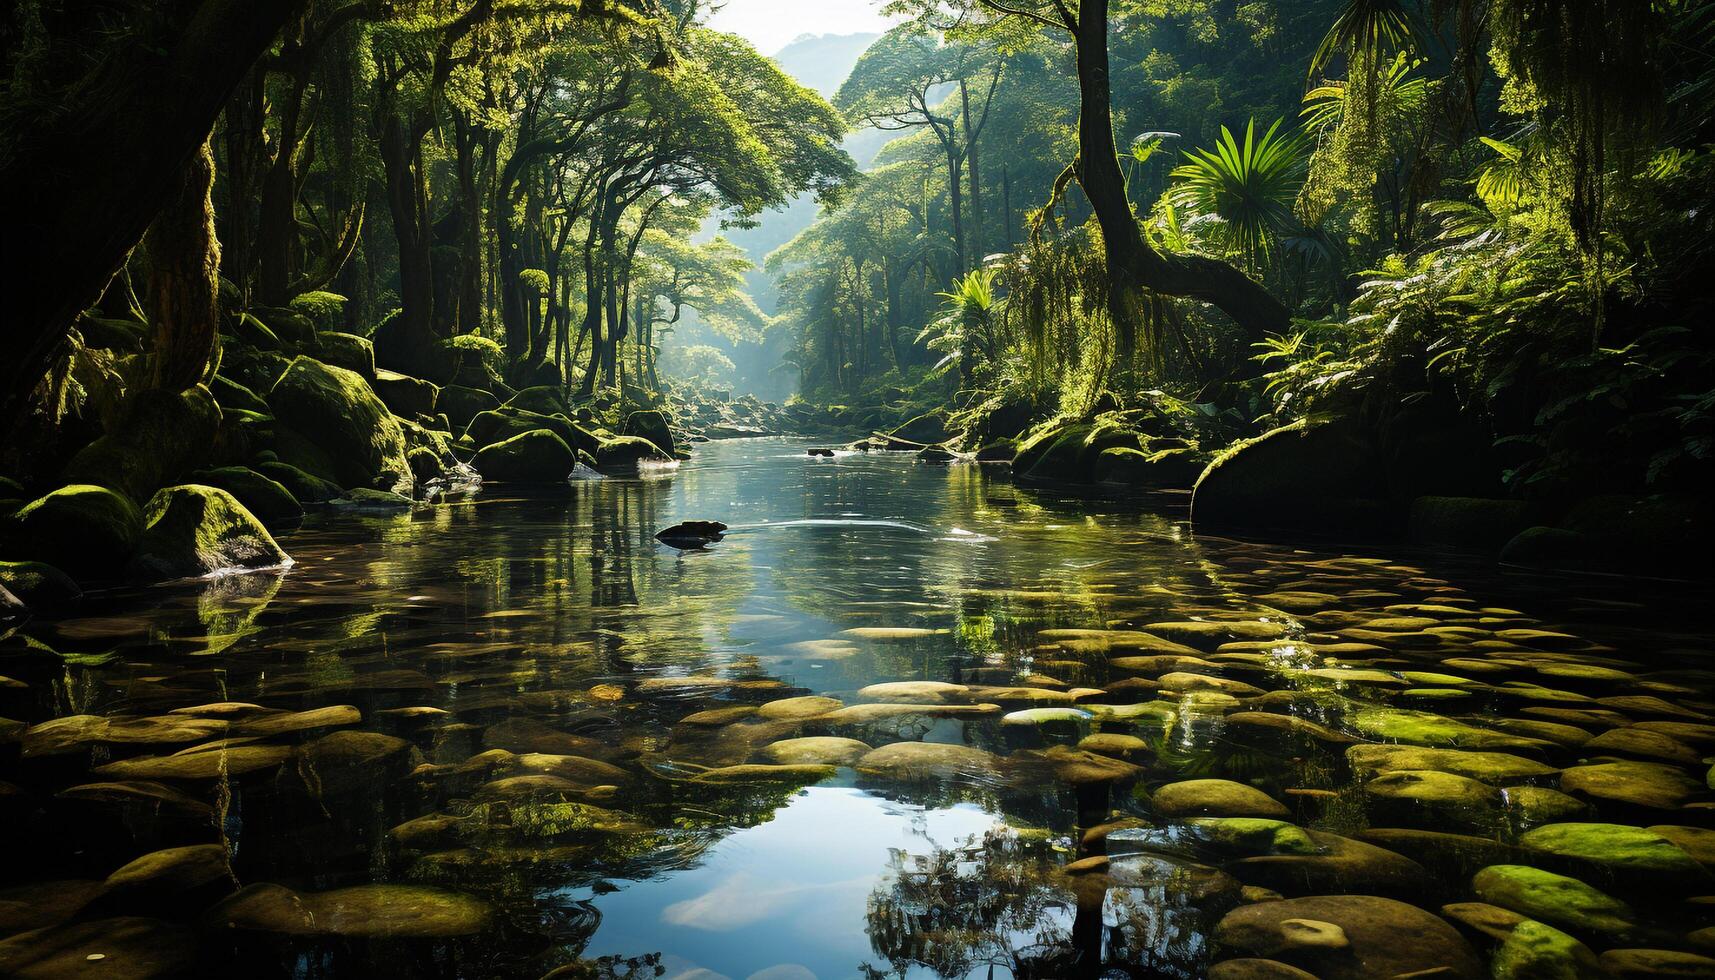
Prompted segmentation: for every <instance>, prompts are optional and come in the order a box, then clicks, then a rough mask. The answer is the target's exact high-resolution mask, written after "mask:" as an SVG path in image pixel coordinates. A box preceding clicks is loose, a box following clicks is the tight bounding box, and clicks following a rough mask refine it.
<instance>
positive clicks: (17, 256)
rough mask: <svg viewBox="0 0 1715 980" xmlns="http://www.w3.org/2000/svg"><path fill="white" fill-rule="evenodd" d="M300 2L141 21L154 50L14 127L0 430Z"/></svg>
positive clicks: (243, 0)
mask: <svg viewBox="0 0 1715 980" xmlns="http://www.w3.org/2000/svg"><path fill="white" fill-rule="evenodd" d="M305 2H306V0H201V2H191V0H181V2H177V3H172V4H162V5H159V6H158V7H154V8H151V13H150V17H152V18H154V20H155V21H156V22H157V26H155V27H154V28H153V29H152V31H151V33H153V34H154V35H155V37H156V38H158V41H159V43H144V42H145V41H146V40H148V39H145V38H139V39H138V41H137V43H135V44H129V45H127V46H125V47H124V48H123V49H121V50H119V51H117V52H116V53H115V55H114V56H113V57H112V58H110V59H108V60H107V61H105V62H104V63H103V64H102V66H101V68H100V69H99V73H100V77H99V78H98V79H93V80H92V81H93V82H95V84H89V85H86V86H81V87H80V88H79V89H77V90H76V91H74V92H73V93H72V95H71V96H70V98H69V99H68V101H67V103H66V104H65V105H64V106H63V107H61V109H62V111H58V112H54V113H43V114H40V115H38V116H37V117H36V118H33V119H30V120H29V121H28V122H26V123H24V124H22V125H20V126H18V127H15V128H14V130H13V132H12V133H11V150H12V152H11V153H10V154H9V155H8V156H7V157H6V159H5V162H4V163H3V164H0V213H4V214H5V215H6V223H5V233H4V240H3V241H4V244H3V247H0V252H3V261H4V262H5V267H6V276H7V281H8V282H11V283H20V284H28V288H17V289H14V290H12V291H11V294H10V296H9V297H8V300H7V302H8V308H7V311H6V315H5V316H4V317H0V340H3V341H4V343H5V346H6V351H7V355H8V356H7V357H5V358H3V359H0V429H9V428H10V425H11V423H13V422H14V421H16V419H17V418H18V417H19V416H20V415H21V414H22V412H23V411H24V410H25V408H26V406H27V405H28V404H29V400H30V397H31V394H32V393H33V392H34V391H35V389H36V387H37V386H38V385H39V384H40V383H41V381H42V378H43V377H45V376H46V374H47V372H48V369H49V368H50V367H51V366H52V364H53V362H54V359H55V358H56V357H58V356H59V354H60V352H61V350H62V349H63V345H64V344H65V340H66V336H67V334H68V332H69V331H70V330H71V328H72V325H73V324H74V323H75V322H76V321H77V318H78V316H79V314H81V313H82V312H83V311H84V310H85V309H87V308H88V307H90V306H92V305H94V304H95V303H96V302H97V301H98V300H99V299H100V298H101V294H102V291H103V290H104V289H105V288H106V286H107V283H108V281H109V280H111V279H112V278H113V276H114V274H115V273H116V272H118V270H119V268H120V266H121V265H122V264H123V263H124V261H125V258H126V256H127V255H129V254H130V253H131V251H132V249H134V248H136V247H137V244H138V243H139V242H140V241H142V239H143V235H144V233H145V232H146V231H147V230H148V228H149V225H150V223H151V222H152V221H154V219H155V216H156V214H158V213H159V212H160V210H161V208H162V206H163V205H164V204H165V203H166V202H167V201H168V200H170V199H172V198H173V197H174V196H176V195H177V194H178V193H180V190H181V186H182V180H183V175H184V171H185V167H186V164H187V162H188V161H190V160H191V158H192V157H194V156H198V155H200V154H201V153H202V152H203V147H204V144H205V143H206V142H207V139H208V134H209V132H210V131H211V130H212V129H213V127H214V121H215V118H216V117H217V116H218V115H219V114H220V110H221V108H222V107H223V106H224V105H226V103H227V100H228V99H229V98H230V96H231V95H232V92H233V89H234V88H235V87H236V86H237V85H238V83H239V81H240V80H241V79H242V78H243V77H244V74H245V73H246V72H248V71H249V70H250V68H251V66H253V65H254V64H255V63H256V61H257V59H258V58H260V57H261V56H262V54H263V53H265V52H266V51H267V50H268V46H269V45H270V44H271V43H272V42H273V40H274V37H275V36H276V35H277V34H278V33H279V31H280V28H281V26H282V25H284V24H285V23H286V22H287V20H288V19H290V18H291V17H292V16H293V15H294V14H295V13H296V12H297V11H298V10H300V9H302V7H303V6H304V3H305Z"/></svg>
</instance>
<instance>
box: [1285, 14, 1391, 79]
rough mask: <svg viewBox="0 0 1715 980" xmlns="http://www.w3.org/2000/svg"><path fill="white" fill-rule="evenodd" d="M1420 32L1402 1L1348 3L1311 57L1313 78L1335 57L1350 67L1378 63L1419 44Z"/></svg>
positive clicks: (1310, 73)
mask: <svg viewBox="0 0 1715 980" xmlns="http://www.w3.org/2000/svg"><path fill="white" fill-rule="evenodd" d="M1416 38H1417V28H1416V25H1414V24H1413V23H1412V20H1411V15H1410V14H1408V13H1407V12H1406V9H1405V4H1404V3H1403V2H1402V0H1345V2H1344V3H1343V5H1342V6H1341V9H1340V14H1339V16H1338V17H1335V18H1334V23H1333V26H1331V27H1329V28H1328V33H1327V35H1325V36H1324V37H1323V38H1322V43H1321V44H1320V45H1318V46H1317V48H1316V53H1315V54H1313V55H1311V56H1310V66H1309V68H1308V69H1307V71H1306V74H1307V75H1309V76H1310V77H1311V78H1314V77H1316V73H1317V72H1320V71H1322V70H1323V69H1325V68H1327V67H1328V65H1329V64H1330V63H1331V62H1332V61H1333V60H1334V58H1335V57H1336V56H1339V55H1342V54H1343V55H1345V56H1346V59H1347V61H1348V62H1349V63H1353V64H1356V63H1359V62H1369V63H1375V62H1379V61H1380V58H1381V55H1382V54H1384V53H1385V52H1388V51H1397V50H1400V49H1403V48H1406V47H1410V46H1413V45H1414V44H1415V43H1416Z"/></svg>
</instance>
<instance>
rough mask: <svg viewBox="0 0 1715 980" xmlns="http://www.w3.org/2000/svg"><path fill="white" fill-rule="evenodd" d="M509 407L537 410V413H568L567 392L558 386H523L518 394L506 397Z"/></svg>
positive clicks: (529, 410) (530, 410)
mask: <svg viewBox="0 0 1715 980" xmlns="http://www.w3.org/2000/svg"><path fill="white" fill-rule="evenodd" d="M505 407H507V408H515V409H517V410H518V411H520V412H535V413H536V414H537V415H564V414H566V409H567V407H568V406H567V405H566V393H565V391H564V390H563V389H561V388H560V387H558V386H557V385H556V386H549V385H538V386H536V387H534V388H521V389H519V391H518V393H517V394H516V395H513V396H512V397H511V398H508V399H506V406H505Z"/></svg>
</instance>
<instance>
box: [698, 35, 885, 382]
mask: <svg viewBox="0 0 1715 980" xmlns="http://www.w3.org/2000/svg"><path fill="white" fill-rule="evenodd" d="M880 36H881V35H880V34H805V35H803V36H801V37H799V38H798V39H797V40H795V41H793V42H792V43H791V44H788V45H786V46H785V47H784V48H781V49H780V50H779V51H778V52H776V53H775V54H774V61H775V63H776V64H778V65H779V66H780V67H781V68H782V69H784V70H785V71H786V73H787V74H789V75H791V76H792V77H793V78H796V79H797V80H798V81H799V82H800V83H801V84H803V85H807V86H809V87H810V88H813V89H815V90H816V91H818V92H820V93H821V94H822V95H823V97H824V98H828V99H832V98H833V97H834V93H835V92H838V91H839V88H840V85H841V84H843V83H844V82H845V80H846V76H847V75H850V74H851V71H852V68H853V67H854V66H856V65H857V61H858V58H860V57H862V56H863V53H864V52H865V51H866V50H868V49H869V46H870V45H871V44H873V43H874V42H875V39H876V38H878V37H880ZM897 135H898V134H897V133H888V132H883V131H881V130H877V129H866V130H863V131H861V132H857V133H853V134H851V135H850V136H848V137H846V141H845V147H846V152H847V153H850V154H851V155H852V159H853V160H854V161H856V162H857V165H858V167H859V168H867V167H869V166H870V164H871V163H873V162H874V161H875V155H876V153H878V152H880V150H881V147H882V144H884V143H886V142H887V141H888V140H890V139H892V138H893V137H894V136H897ZM815 220H816V202H815V200H814V199H813V198H811V197H810V196H809V195H807V194H804V195H799V196H798V197H797V198H795V199H794V200H793V201H792V202H791V203H790V204H789V205H787V206H786V207H785V208H783V209H781V210H779V211H769V212H767V213H764V214H762V215H760V216H759V220H758V223H757V226H756V227H755V228H741V229H733V230H731V231H727V232H724V234H725V235H726V237H727V238H728V239H729V240H731V241H732V243H733V244H735V245H737V246H739V247H740V248H742V249H744V250H745V253H746V254H747V255H749V256H750V260H751V261H752V262H755V263H756V264H757V265H759V266H760V265H761V264H762V260H763V259H765V258H767V257H768V253H770V252H772V251H774V250H775V249H777V248H779V247H780V246H782V245H784V244H786V243H787V242H789V241H791V240H792V239H793V238H795V237H796V236H797V235H798V233H799V232H801V231H803V230H804V229H805V228H808V227H810V225H811V223H812V222H814V221H815ZM717 234H723V232H721V230H720V220H719V217H718V216H714V217H711V218H710V219H709V222H708V224H706V225H704V227H703V231H702V234H701V235H699V236H698V237H699V238H702V239H708V238H713V237H714V236H715V235H717ZM746 278H747V279H748V281H749V284H750V294H751V296H752V297H754V298H755V299H756V302H757V305H759V306H761V307H762V309H763V311H764V312H766V313H770V314H772V313H774V304H775V298H776V292H775V286H774V278H773V277H772V276H770V275H768V274H767V273H765V272H763V271H762V270H761V269H757V270H755V271H753V272H751V273H750V275H749V276H747V277H746ZM784 340H785V338H776V339H775V342H774V343H772V344H767V345H758V344H738V345H732V344H728V343H726V342H724V341H722V340H720V339H719V338H716V337H712V336H709V335H708V334H707V333H706V332H705V331H704V329H703V327H702V324H701V322H700V321H699V318H698V317H697V316H696V311H694V310H688V311H686V313H685V318H684V320H683V321H681V322H680V324H679V328H678V330H677V337H676V338H675V341H674V342H677V343H684V344H705V343H707V344H714V345H715V346H717V347H719V348H721V349H722V350H724V351H726V352H727V355H728V356H729V357H731V358H732V360H733V363H734V364H735V365H736V366H737V369H738V378H737V384H736V385H735V388H736V389H737V390H738V391H741V392H742V391H749V392H752V393H754V394H756V395H758V396H760V397H763V398H770V399H782V398H785V397H786V395H788V394H790V393H791V392H792V391H793V390H795V389H796V388H797V385H798V378H797V375H796V373H795V372H778V371H772V373H771V369H773V368H774V367H776V366H777V365H778V364H779V363H780V355H781V353H782V352H783V345H784Z"/></svg>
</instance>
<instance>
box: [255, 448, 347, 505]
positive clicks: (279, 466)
mask: <svg viewBox="0 0 1715 980" xmlns="http://www.w3.org/2000/svg"><path fill="white" fill-rule="evenodd" d="M255 469H256V472H258V473H260V474H262V475H263V476H265V477H267V478H268V479H270V480H273V481H274V482H275V483H278V484H279V485H280V486H282V487H285V488H286V490H287V491H288V492H290V493H291V495H292V496H293V497H296V498H297V499H298V500H300V501H303V502H304V503H311V504H325V503H327V502H328V501H330V500H333V499H335V498H337V497H338V496H339V495H340V488H339V485H338V484H336V483H330V482H328V481H327V480H324V479H322V478H321V477H318V476H312V475H310V474H309V473H305V472H304V471H303V470H301V469H298V468H297V467H296V466H293V465H292V464H291V463H282V462H280V461H279V460H277V459H273V460H266V461H263V462H259V463H257V464H256V466H255ZM234 496H237V495H236V494H234Z"/></svg>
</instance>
